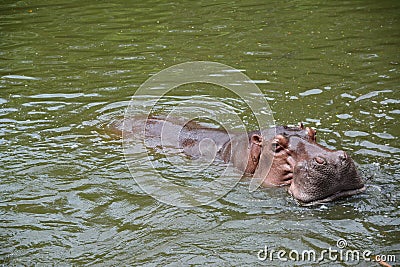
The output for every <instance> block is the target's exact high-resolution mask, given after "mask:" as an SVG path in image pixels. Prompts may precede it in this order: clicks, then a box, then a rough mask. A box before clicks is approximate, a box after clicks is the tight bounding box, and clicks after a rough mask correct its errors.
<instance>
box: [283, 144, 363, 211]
mask: <svg viewBox="0 0 400 267" xmlns="http://www.w3.org/2000/svg"><path fill="white" fill-rule="evenodd" d="M313 154H314V155H312V157H310V158H308V159H304V160H302V161H298V162H297V164H296V166H295V168H294V175H293V180H292V183H291V185H290V187H289V189H288V191H289V193H290V194H291V195H292V196H293V197H294V198H295V199H297V200H298V201H300V202H301V203H303V204H308V205H310V204H315V203H321V202H328V201H332V200H334V199H337V198H340V197H344V196H350V195H354V194H358V193H360V192H362V191H364V190H365V187H364V182H363V179H362V178H361V176H360V174H359V173H358V171H357V168H356V166H355V163H354V161H353V160H352V159H351V158H350V157H349V156H348V154H347V153H346V152H344V151H341V150H339V151H331V150H321V151H320V152H319V153H315V151H314V153H313Z"/></svg>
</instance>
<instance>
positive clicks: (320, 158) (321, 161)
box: [314, 157, 326, 164]
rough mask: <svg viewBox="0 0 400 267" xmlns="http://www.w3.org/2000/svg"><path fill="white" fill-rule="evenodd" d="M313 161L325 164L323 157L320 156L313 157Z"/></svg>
mask: <svg viewBox="0 0 400 267" xmlns="http://www.w3.org/2000/svg"><path fill="white" fill-rule="evenodd" d="M314 160H315V162H317V163H318V164H325V162H326V161H325V159H324V158H322V157H315V158H314Z"/></svg>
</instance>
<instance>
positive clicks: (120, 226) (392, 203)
mask: <svg viewBox="0 0 400 267" xmlns="http://www.w3.org/2000/svg"><path fill="white" fill-rule="evenodd" d="M399 14H400V2H398V1H346V2H345V1H243V2H230V3H225V2H224V1H197V2H166V1H157V2H139V1H107V2H102V1H79V2H78V1H36V2H34V1H18V2H16V1H2V3H1V4H0V153H1V154H0V168H1V172H0V179H1V180H0V181H1V185H0V188H1V198H0V225H1V228H0V264H3V265H4V266H21V265H22V266H33V265H40V266H51V265H54V266H63V265H99V266H114V265H131V266H198V265H210V266H243V265H246V266H256V265H268V266H280V265H282V264H283V263H284V262H280V261H278V260H277V259H275V261H273V262H271V261H268V260H267V261H264V262H262V261H260V260H259V259H258V258H257V253H258V251H259V250H261V249H263V248H264V246H265V245H267V246H268V247H269V248H272V249H276V250H279V249H284V250H286V251H290V250H294V249H296V250H299V251H301V250H304V249H314V250H316V251H321V250H324V249H328V248H329V247H332V248H336V242H337V240H338V239H339V238H343V239H346V240H347V242H348V246H347V247H346V248H348V249H353V250H355V249H357V250H360V251H363V250H370V251H372V255H377V254H385V255H389V254H390V255H395V256H396V260H397V262H396V263H394V262H393V261H392V262H391V263H392V264H394V265H396V264H397V265H398V264H399V260H400V241H399V240H400V232H399V225H400V218H399V215H400V194H399V193H398V192H399V191H400V168H399V162H400V147H399V145H398V137H399V133H400V128H399V125H398V124H397V123H398V119H399V116H400V106H399V103H400V94H399V89H400V66H399V64H400V49H399V44H400V15H399ZM196 60H201V61H215V62H219V63H223V64H226V65H229V66H232V67H235V68H237V69H240V70H243V72H244V73H245V74H246V75H248V76H249V77H250V78H251V79H253V80H254V81H255V82H256V84H257V85H258V86H259V88H260V89H261V90H262V92H263V93H264V95H265V96H266V97H267V99H268V103H269V104H270V106H271V108H272V110H273V112H274V117H275V120H276V122H277V123H278V124H297V122H299V121H303V122H304V123H305V124H306V125H307V126H311V127H313V128H315V129H317V131H318V140H319V142H321V143H322V144H324V145H326V146H328V147H330V148H334V149H343V150H346V151H348V152H349V154H351V155H352V157H353V158H354V160H355V161H356V162H357V163H358V164H359V165H360V170H361V171H362V172H363V173H364V176H365V177H366V178H367V191H366V193H364V194H362V195H357V196H354V197H351V198H347V199H343V200H339V201H336V202H334V203H331V204H327V205H323V206H318V207H314V208H304V207H300V206H298V205H297V203H296V202H295V201H293V199H292V198H291V197H290V196H289V195H288V194H287V193H286V192H285V190H283V189H279V188H278V189H276V188H275V189H264V190H258V191H256V192H254V193H250V192H249V191H248V182H246V181H243V182H240V183H239V184H238V185H237V186H236V187H234V188H233V189H232V190H231V191H230V192H229V193H228V194H227V195H225V196H224V197H223V198H221V199H219V200H217V201H215V202H213V203H211V204H208V205H205V206H201V207H197V208H193V209H180V208H177V207H173V206H169V205H166V204H163V203H160V202H158V201H156V200H154V199H153V198H152V197H150V196H148V195H147V194H145V193H144V192H143V191H142V190H141V189H140V187H139V186H138V185H137V184H136V183H135V180H134V179H133V178H132V176H131V174H130V173H129V171H128V168H127V167H126V165H125V162H124V158H123V155H122V145H121V140H119V139H118V138H116V137H115V136H111V135H110V134H109V133H108V132H107V131H106V130H104V128H105V126H106V125H107V124H108V123H109V122H110V121H112V120H113V119H115V118H117V117H121V116H122V115H123V114H124V110H125V108H126V107H127V105H128V101H129V100H130V98H131V96H132V95H133V94H134V92H135V91H136V90H137V88H138V87H139V86H140V85H141V84H142V83H143V82H144V81H145V80H146V79H148V78H149V77H151V75H153V74H155V73H157V72H159V71H161V70H163V69H165V68H166V67H169V66H172V65H175V64H178V63H183V62H187V61H196ZM264 81H269V82H268V83H266V82H264ZM191 88H192V90H193V92H192V91H190V93H186V94H183V95H186V97H187V98H190V97H191V95H193V97H195V96H196V95H197V94H198V93H201V94H203V95H204V94H207V95H210V96H215V97H216V98H217V99H220V100H221V103H224V105H225V104H230V105H231V106H232V108H237V109H239V110H243V112H242V113H241V116H242V117H243V118H247V117H248V116H250V115H251V114H247V112H248V111H246V109H241V106H240V104H237V102H235V101H236V100H235V99H234V98H232V97H231V96H225V95H224V93H222V92H220V91H218V89H216V88H215V87H213V86H207V85H204V84H202V85H199V88H198V89H193V88H194V87H191ZM177 94H178V92H177ZM179 95H180V97H181V95H182V94H179ZM171 96H172V97H173V93H171ZM199 101H201V99H200V100H199ZM171 103H172V102H171ZM165 105H166V106H167V107H166V108H168V105H169V104H168V102H167V103H165ZM217 107H218V105H217ZM222 107H223V105H222V104H221V108H222ZM256 112H257V111H256ZM248 127H249V129H252V128H255V127H256V125H254V123H253V122H252V120H251V119H249V121H248ZM165 172H166V174H167V175H168V173H171V172H173V170H165ZM136 175H138V176H140V175H142V176H143V175H146V171H145V170H140V171H138V172H137V173H136ZM144 177H145V176H144ZM183 179H184V177H183ZM284 264H286V265H288V266H293V265H294V264H297V265H299V266H310V265H312V264H315V265H316V266H319V265H323V266H346V264H350V263H346V262H344V261H340V260H336V261H329V260H328V259H325V260H323V261H322V262H319V263H318V264H316V263H312V262H294V261H288V262H286V263H284ZM351 264H353V265H356V266H366V265H367V266H378V264H376V263H365V262H363V261H361V262H359V263H354V262H353V263H351ZM374 264H375V265H374Z"/></svg>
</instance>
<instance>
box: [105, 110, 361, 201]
mask: <svg viewBox="0 0 400 267" xmlns="http://www.w3.org/2000/svg"><path fill="white" fill-rule="evenodd" d="M143 127H144V128H143ZM111 129H112V130H114V131H116V132H121V131H122V130H124V133H125V135H127V134H128V135H129V134H130V133H134V132H137V131H140V130H141V129H145V136H144V138H145V141H146V142H145V143H146V146H148V147H157V146H158V147H159V146H160V145H162V146H166V147H168V146H170V147H178V148H180V149H182V150H183V152H184V153H185V154H187V155H189V156H191V157H195V158H197V157H212V158H214V159H215V158H217V159H221V160H223V161H224V162H227V163H228V162H230V163H231V164H233V166H235V167H236V168H237V169H239V170H241V171H243V173H244V174H246V175H248V176H252V177H253V178H258V179H260V181H261V182H260V185H261V186H264V187H267V186H283V185H286V186H288V191H289V193H290V194H291V195H292V196H293V197H294V198H295V199H296V200H298V201H299V202H300V203H302V204H314V203H320V202H327V201H331V200H334V199H336V198H339V197H344V196H349V195H354V194H358V193H360V192H363V191H364V190H365V187H364V183H363V180H362V179H361V177H360V175H359V173H358V171H357V169H356V167H355V164H354V162H353V160H352V159H351V158H350V157H349V156H348V155H347V154H346V153H345V152H344V151H334V150H330V149H327V148H325V147H323V146H321V145H319V144H317V143H316V131H315V130H313V129H311V128H308V127H304V126H303V125H302V124H300V125H299V126H298V127H288V126H276V127H273V128H270V129H267V130H263V131H253V132H250V133H247V134H241V133H230V132H228V131H226V130H224V129H220V128H211V127H207V126H204V125H201V124H199V123H197V122H195V121H184V120H182V119H177V118H174V119H170V118H169V119H165V118H158V117H150V118H148V119H147V120H146V119H143V118H141V119H139V118H133V119H130V120H128V121H127V120H125V121H116V122H114V123H113V124H112V125H111Z"/></svg>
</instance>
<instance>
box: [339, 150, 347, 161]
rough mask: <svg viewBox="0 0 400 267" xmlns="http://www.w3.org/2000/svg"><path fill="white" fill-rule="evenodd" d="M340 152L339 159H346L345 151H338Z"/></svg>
mask: <svg viewBox="0 0 400 267" xmlns="http://www.w3.org/2000/svg"><path fill="white" fill-rule="evenodd" d="M340 152H341V153H340V154H339V159H340V160H342V161H345V160H347V158H348V156H347V154H346V152H344V151H340Z"/></svg>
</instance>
